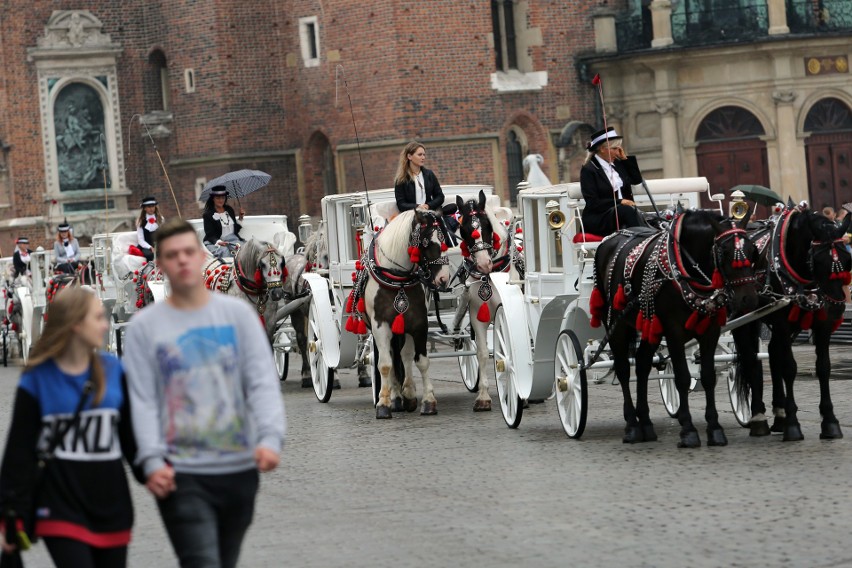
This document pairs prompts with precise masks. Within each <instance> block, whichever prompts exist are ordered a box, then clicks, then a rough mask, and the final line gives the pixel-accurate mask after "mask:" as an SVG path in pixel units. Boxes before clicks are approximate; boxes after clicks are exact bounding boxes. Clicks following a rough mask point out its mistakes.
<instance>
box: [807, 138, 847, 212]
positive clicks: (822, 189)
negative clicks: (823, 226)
mask: <svg viewBox="0 0 852 568" xmlns="http://www.w3.org/2000/svg"><path fill="white" fill-rule="evenodd" d="M805 151H806V155H807V160H808V190H809V199H810V202H811V207H812V208H814V209H817V210H819V209H822V208H823V207H825V206H830V207H839V206H840V205H842V204H843V203H846V202H849V201H852V191H850V183H852V163H850V162H852V132H836V133H830V134H829V133H820V134H814V135H812V136H810V137H808V139H807V141H806V142H805Z"/></svg>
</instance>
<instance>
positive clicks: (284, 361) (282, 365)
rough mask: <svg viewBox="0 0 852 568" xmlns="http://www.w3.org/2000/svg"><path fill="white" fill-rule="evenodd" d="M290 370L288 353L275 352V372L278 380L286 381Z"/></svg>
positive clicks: (283, 351)
mask: <svg viewBox="0 0 852 568" xmlns="http://www.w3.org/2000/svg"><path fill="white" fill-rule="evenodd" d="M289 369H290V352H289V351H287V350H285V349H276V350H275V370H276V371H278V379H279V380H281V381H286V380H287V371H288V370H289Z"/></svg>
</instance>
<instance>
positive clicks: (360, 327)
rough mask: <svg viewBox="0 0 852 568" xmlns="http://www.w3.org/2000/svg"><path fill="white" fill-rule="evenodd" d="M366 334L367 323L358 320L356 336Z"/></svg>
mask: <svg viewBox="0 0 852 568" xmlns="http://www.w3.org/2000/svg"><path fill="white" fill-rule="evenodd" d="M366 333H367V322H365V321H364V320H363V319H361V318H358V335H365V334H366Z"/></svg>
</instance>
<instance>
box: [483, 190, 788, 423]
mask: <svg viewBox="0 0 852 568" xmlns="http://www.w3.org/2000/svg"><path fill="white" fill-rule="evenodd" d="M647 184H648V186H649V191H650V194H651V195H653V198H654V201H655V202H656V206H657V207H659V208H660V209H664V210H665V211H664V213H663V215H662V217H663V219H664V221H663V225H664V229H663V230H661V231H651V230H649V231H647V232H646V233H645V234H644V235H640V236H636V237H634V238H635V239H636V240H635V241H634V242H645V240H647V242H648V243H653V239H654V238H656V237H654V236H653V235H665V234H674V232H676V231H675V229H677V230H680V225H677V227H675V225H676V224H677V223H678V222H679V220H683V219H684V218H685V217H688V216H689V215H688V214H680V212H679V207H680V206H682V207H684V208H693V207H697V206H698V202H699V196H700V194H701V193H702V192H706V191H708V183H707V180H706V179H705V178H686V179H669V180H655V181H649V182H647ZM716 200H719V198H718V197H716ZM518 202H519V209H520V215H521V217H522V218H523V220H524V223H525V227H524V250H525V254H526V277H525V280H524V282H523V288H522V287H521V286H520V285H519V284H520V283H519V282H512V281H510V279H509V278H508V276H507V275H505V274H497V275H493V276H492V281H493V282H494V285H495V288H496V290H497V293H498V294H499V297H500V300H501V304H500V306H499V307H498V309H497V312H496V315H495V319H494V368H495V375H496V382H497V390H498V395H499V398H500V406H501V410H502V412H503V416H504V418H505V421H506V423H507V424H508V425H509V426H510V427H512V428H515V427H517V426H518V425H519V424H520V421H521V417H522V415H523V401H524V400H525V399H546V398H549V397H550V396H551V395H555V399H556V405H557V408H558V412H559V417H560V421H561V425H562V427H563V429H564V431H565V432H566V434H567V435H568V436H569V437H572V438H578V437H580V436H581V435H582V434H583V431H584V429H585V425H586V416H587V410H588V408H587V407H588V398H587V388H588V382H587V374H591V375H592V379H593V382H603V380H605V378H606V377H607V376H608V375H609V374H610V373H613V371H617V370H618V369H617V366H616V365H614V363H615V362H614V359H615V358H616V357H614V355H613V353H612V352H611V351H607V350H606V349H605V348H606V344H607V342H608V341H609V340H610V339H611V337H609V336H608V335H607V333H606V332H605V330H604V328H603V327H601V320H605V321H606V323H607V326H606V327H607V330H608V331H612V329H613V328H614V327H615V324H616V323H618V317H619V316H620V314H619V313H616V312H617V311H618V310H621V311H624V312H625V313H626V312H629V311H630V310H629V309H628V306H627V304H626V301H625V300H624V299H623V298H622V302H623V303H624V305H621V306H616V307H617V308H618V310H610V311H609V312H607V311H606V310H605V309H604V305H603V303H600V304H599V305H597V306H596V305H595V304H596V302H597V301H599V299H598V298H595V296H596V295H597V294H598V293H600V291H604V293H606V290H605V287H604V282H603V280H606V279H607V278H609V279H612V275H613V274H614V273H619V274H620V271H621V269H622V265H621V264H619V265H618V268H617V269H616V268H613V267H612V266H610V267H609V268H608V270H609V272H607V271H606V269H607V267H606V266H603V265H601V266H599V267H598V270H601V269H603V272H602V273H598V272H597V271H596V265H595V255H596V252H597V250H598V248H599V247H600V246H602V245H601V241H602V239H601V237H599V236H594V235H589V234H587V233H584V232H583V228H582V220H581V212H582V207H583V201H582V194H581V191H580V186H579V184H578V183H568V184H560V185H554V186H550V187H545V188H539V189H532V190H523V191H521V192H520V194H519V197H518ZM637 204H638V205H639V206H640V208H644V209H649V208H651V202H650V200H649V198H648V197H646V196H641V197H637ZM694 214H698V213H694ZM727 226H728V225H725V226H724V227H720V231H722V233H724V234H721V233H720V234H718V235H715V240H714V238H713V237H711V238H710V240H709V241H708V242H709V245H708V246H707V247H706V248H708V249H710V248H712V251H713V253H712V254H716V253H717V251H721V248H722V247H723V246H726V245H730V247H731V248H732V250H734V252H736V250H735V248H736V246H739V247H740V248H741V247H742V244H741V242H744V241H742V239H741V237H743V236H744V235H743V231H742V230H741V229H736V228H732V229H730V230H727V232H726V231H725V227H727ZM640 233H641V231H640ZM678 235H679V233H678ZM619 238H624V239H625V240H629V239H628V237H619V236H618V234H617V235H615V236H613V238H612V239H607V240H611V241H612V242H617V240H618V239H619ZM666 238H668V237H666ZM672 238H673V239H675V238H676V236H673V237H672ZM723 241H724V242H723ZM728 241H730V243H728ZM734 241H736V245H735V244H734ZM604 242H606V241H604ZM625 246H627V245H626V244H625V245H623V246H622V247H621V248H620V249H619V251H620V250H621V249H624V247H625ZM675 246H676V245H675ZM637 248H638V247H637ZM627 250H629V249H624V251H625V253H626V252H627ZM643 251H644V249H641V250H639V251H638V252H636V253H635V255H634V256H633V259H632V260H631V261H630V262H632V263H634V264H635V265H637V266H638V262H639V260H640V258H642V259H644V258H648V257H647V254H646V256H643V255H642V252H643ZM648 251H651V249H650V248H649V249H648ZM704 253H705V255H706V254H711V253H710V251H709V250H705V251H704ZM653 254H654V253H652V256H653ZM694 254H695V256H696V257H697V256H698V254H699V253H694ZM719 254H721V252H719ZM664 256H665V255H664ZM658 257H659V256H657V257H653V258H652V260H651V261H649V264H653V262H657V260H656V259H657V258H658ZM719 258H720V259H721V257H719ZM710 260H711V264H710V266H711V269H710V270H711V271H712V266H713V264H712V263H713V262H715V260H716V259H715V257H710ZM599 263H600V260H599ZM695 265H696V266H697V263H696V264H695ZM631 266H632V265H631ZM737 266H738V267H742V270H746V268H745V264H744V263H742V262H741V261H738V264H737ZM651 268H654V267H653V266H652V267H651ZM692 270H693V271H694V270H695V269H692ZM738 270H739V269H738ZM683 271H684V272H686V271H687V270H686V268H684V270H683ZM670 273H671V272H670ZM714 275H715V274H714ZM746 280H747V278H746V279H744V280H743V281H744V282H745V281H746ZM751 281H753V279H752V280H751ZM751 281H749V282H751ZM625 284H628V285H629V282H625ZM707 284H708V285H707V286H706V288H707V289H708V292H707V295H706V296H702V295H701V294H697V295H695V296H693V298H694V299H695V301H696V302H698V301H699V300H700V301H701V302H705V301H706V302H708V303H706V304H702V305H701V306H696V313H697V315H698V316H700V318H701V319H697V320H696V321H698V322H699V323H701V320H702V319H703V320H707V322H706V324H707V325H709V324H710V323H717V321H716V320H717V318H718V323H719V324H724V321H723V319H724V318H722V316H721V315H720V314H721V312H722V308H723V304H722V303H721V298H722V296H721V294H722V289H723V288H724V289H729V287H728V286H727V282H724V283H722V284H720V285H719V287H717V288H716V289H715V290H714V289H712V288H713V287H711V286H710V285H709V284H710V283H709V276H708V282H707ZM714 286H715V281H714ZM596 287H597V288H599V292H598V293H596V292H595V288H596ZM620 294H623V291H619V292H618V294H616V292H615V289H613V290H612V292H611V293H610V294H609V297H608V298H607V303H611V300H612V298H613V296H616V295H620ZM634 296H636V299H635V300H631V302H633V301H635V302H641V301H642V298H640V297H638V295H636V294H634ZM696 298H697V299H696ZM701 298H704V299H703V300H702V299H701ZM590 301H591V306H590ZM714 302H715V303H716V304H715V305H714ZM616 304H618V302H617V301H616ZM629 307H630V308H633V309H634V310H635V306H634V305H633V304H632V303H631V304H630V306H629ZM646 307H647V306H646ZM699 308H700V309H699ZM772 309H778V306H777V305H773V306H772V307H769V308H766V310H772ZM633 314H635V312H631V315H632V317H636V316H635V315H633ZM639 314H640V316H642V317H643V318H644V317H647V324H646V323H645V321H642V322H640V321H638V318H637V329H638V330H639V331H640V333H639V334H637V335H641V336H642V339H649V338H652V339H653V338H654V336H656V341H655V345H654V348H655V350H656V354H655V355H654V356H653V359H652V360H651V361H650V365H651V366H652V369H651V374H650V377H651V378H652V379H658V380H659V382H660V389H661V393H662V396H663V402H664V404H665V407H666V410H667V412H668V413H669V414H670V415H671V416H676V415H677V414H678V409H679V407H680V405H681V396H680V395H684V394H685V391H684V390H683V389H680V390H678V389H676V388H675V385H676V381H675V376H676V373H675V368H676V366H677V365H678V364H679V362H678V359H682V358H685V364H686V366H687V368H688V372H689V375H690V377H691V382H692V384H691V385H690V387H693V386H694V385H695V381H696V380H697V379H698V378H699V376H701V377H702V378H704V377H706V376H707V375H706V374H705V373H708V372H709V373H712V374H713V375H714V376H715V375H716V374H717V373H721V374H723V375H724V376H725V377H726V379H727V382H728V385H729V393H730V395H731V403H732V406H733V409H734V412H735V414H736V416H737V420H738V421H739V422H740V423H741V424H743V425H745V423H746V422H747V421H748V419H749V417H750V415H749V411H748V400H744V399H743V398H742V396H741V395H740V394H738V393H739V392H740V391H738V389H737V388H736V383H737V380H738V375H737V370H738V366H737V357H736V352H735V349H734V347H733V342H732V340H731V338H730V335H729V334H726V333H723V335H722V339H721V341H719V343H718V348H717V350H716V352H715V353H714V354H713V357H711V358H710V359H706V358H705V359H702V357H701V353H700V349H699V345H698V343H697V342H695V341H692V342H689V343H687V344H686V345H682V346H677V347H676V349H677V352H678V354H679V355H680V356H682V357H673V356H672V353H671V348H672V347H673V346H671V345H667V344H666V340H664V341H663V342H662V344H661V345H660V346H659V348H658V349H657V348H656V344H659V342H660V341H659V338H660V335H662V333H661V331H660V330H659V329H657V326H658V325H659V324H658V321H657V320H658V319H659V318H655V317H654V315H653V311H651V312H650V313H648V312H643V311H641V310H640V312H639ZM661 315H662V314H661ZM711 316H712V318H711ZM749 317H750V319H754V318H755V317H757V314H754V315H752V316H749ZM711 319H712V322H711ZM652 321H653V322H654V329H653V330H651V329H650V327H651V322H652ZM741 321H742V320H741ZM691 323H692V325H693V326H694V325H695V322H691ZM631 324H632V322H631ZM729 325H731V324H729ZM733 325H737V324H733ZM705 327H706V325H705ZM643 329H644V331H642V330H643ZM716 329H717V330H718V329H719V326H717V327H716ZM727 329H729V328H728V327H722V330H723V331H726V330H727ZM667 336H668V333H667ZM631 337H632V336H631ZM632 341H633V342H634V343H633V344H631V345H629V349H628V350H626V351H625V353H624V355H623V356H622V360H625V361H626V360H627V359H628V353H629V360H630V364H633V363H635V361H636V358H638V357H639V355H638V353H639V352H638V351H637V345H636V340H635V339H633V340H632ZM643 343H644V342H643ZM705 348H706V345H705ZM759 357H760V358H765V354H761V355H759ZM702 362H703V363H704V364H705V367H704V369H703V372H702V369H701V366H702ZM708 362H709V365H710V367H709V369H708V366H707V365H708ZM681 369H683V367H681ZM625 370H626V371H627V372H629V366H627V367H625ZM617 374H621V375H622V376H620V377H619V379H620V381H619V382H622V388H623V389H624V388H626V385H625V384H624V383H623V381H624V380H625V374H624V372H622V373H617ZM713 382H714V383H715V381H713ZM640 388H641V386H640ZM690 390H691V388H690ZM626 392H627V393H628V394H629V391H626ZM626 404H627V403H626ZM626 418H627V419H628V423H629V418H628V417H627V411H626Z"/></svg>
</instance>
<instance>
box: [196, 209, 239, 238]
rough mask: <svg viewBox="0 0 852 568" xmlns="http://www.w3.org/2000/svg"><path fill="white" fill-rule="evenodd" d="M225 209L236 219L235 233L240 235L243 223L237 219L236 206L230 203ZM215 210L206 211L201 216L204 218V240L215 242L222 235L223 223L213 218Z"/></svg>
mask: <svg viewBox="0 0 852 568" xmlns="http://www.w3.org/2000/svg"><path fill="white" fill-rule="evenodd" d="M225 211H227V212H228V215H230V216H231V219H233V220H234V234H235V235H237V236H238V237H239V236H240V229H242V228H243V226H242V225H240V223H239V222H238V221H237V215H236V214H235V213H234V208H233V207H231V206H230V205H225ZM213 213H214V210H212V209H211V210H210V211H205V212H204V215H202V216H201V218H202V219H203V220H204V242H205V243H210V244H213V243H215V242H216V241H218V240H219V239H220V238H221V237H222V223H221V222H219V221H218V220H216V219H214V218H213Z"/></svg>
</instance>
